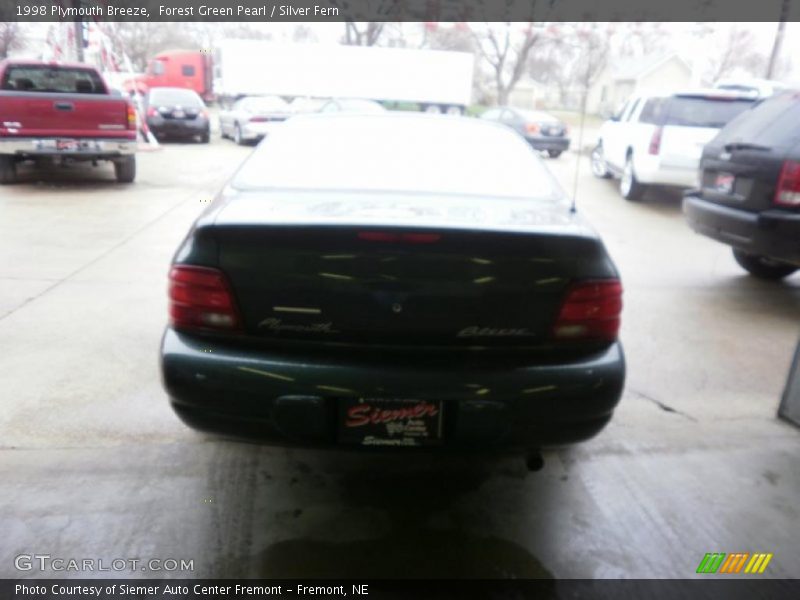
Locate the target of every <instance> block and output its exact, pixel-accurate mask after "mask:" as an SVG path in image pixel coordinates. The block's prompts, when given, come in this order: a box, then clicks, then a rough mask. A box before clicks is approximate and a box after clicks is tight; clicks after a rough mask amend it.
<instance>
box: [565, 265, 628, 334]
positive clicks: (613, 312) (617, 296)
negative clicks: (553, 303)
mask: <svg viewBox="0 0 800 600" xmlns="http://www.w3.org/2000/svg"><path fill="white" fill-rule="evenodd" d="M621 313H622V284H621V283H620V282H619V280H618V279H602V280H595V281H581V282H577V283H574V284H572V285H571V286H570V287H569V288H567V294H566V296H565V297H564V301H563V302H562V303H561V309H560V310H559V313H558V318H557V319H556V323H555V325H554V326H553V331H552V334H553V338H555V339H556V340H559V341H572V340H577V341H583V340H597V341H605V342H612V341H614V340H615V339H617V333H618V332H619V323H620V314H621Z"/></svg>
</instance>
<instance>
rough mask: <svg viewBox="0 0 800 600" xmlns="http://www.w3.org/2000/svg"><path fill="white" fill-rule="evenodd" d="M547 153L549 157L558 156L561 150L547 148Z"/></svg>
mask: <svg viewBox="0 0 800 600" xmlns="http://www.w3.org/2000/svg"><path fill="white" fill-rule="evenodd" d="M547 154H548V155H549V156H550V158H558V157H559V156H561V150H548V151H547Z"/></svg>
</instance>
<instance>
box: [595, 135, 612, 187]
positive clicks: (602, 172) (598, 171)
mask: <svg viewBox="0 0 800 600" xmlns="http://www.w3.org/2000/svg"><path fill="white" fill-rule="evenodd" d="M592 175H594V176H595V177H599V178H600V179H610V178H611V171H609V170H608V165H607V164H606V159H605V156H604V155H603V144H601V143H600V142H598V143H597V146H595V147H594V150H592Z"/></svg>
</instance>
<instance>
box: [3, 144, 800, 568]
mask: <svg viewBox="0 0 800 600" xmlns="http://www.w3.org/2000/svg"><path fill="white" fill-rule="evenodd" d="M249 151H250V150H249V149H248V148H240V147H236V146H234V145H233V144H232V143H230V142H228V141H220V140H219V139H215V140H213V141H212V144H211V145H210V146H207V145H200V144H166V145H165V146H164V149H163V150H162V151H160V152H153V153H146V154H141V155H140V156H139V161H140V162H139V177H138V179H137V182H136V183H135V184H132V185H129V186H118V185H117V184H115V183H113V182H112V175H111V170H110V169H109V168H107V167H106V168H102V167H101V168H98V169H96V170H92V169H89V170H88V171H87V169H85V168H75V169H69V170H67V171H62V172H59V173H57V174H44V176H43V174H42V173H40V172H33V171H30V170H29V171H26V172H25V173H24V174H23V182H22V183H20V184H18V185H14V186H10V187H7V188H5V187H4V188H2V189H0V255H2V256H3V257H4V260H3V261H2V263H0V346H2V353H0V389H2V390H3V393H2V398H1V399H0V436H1V437H0V440H2V447H1V448H0V481H2V484H1V485H2V489H3V494H2V495H0V507H1V508H0V531H3V533H4V535H3V538H2V540H0V575H2V576H3V577H23V578H24V577H41V576H48V577H53V576H63V575H68V576H76V575H77V574H76V573H63V572H62V573H56V572H53V571H48V572H45V573H40V572H37V571H23V572H21V571H18V570H16V569H15V568H14V563H13V561H14V557H15V556H17V555H19V554H22V553H28V554H33V553H47V554H50V555H52V556H54V557H55V556H59V557H64V558H79V559H80V558H84V557H86V558H103V559H105V560H106V561H107V562H110V561H111V560H112V559H113V558H137V557H138V558H140V559H149V558H161V559H164V558H174V559H189V560H193V561H194V570H193V571H191V572H180V571H178V572H163V571H162V572H153V571H140V572H135V573H128V572H121V573H118V574H112V575H115V576H155V577H161V576H196V577H223V576H224V577H240V576H242V577H256V576H258V577H295V576H297V577H321V576H329V575H330V576H339V577H369V576H396V577H404V576H412V577H422V576H432V575H433V576H452V577H476V576H479V577H480V576H483V577H574V578H580V577H644V578H648V577H677V578H680V577H690V576H692V575H693V574H694V571H695V569H696V567H697V564H698V563H699V561H700V559H701V558H702V557H703V555H704V554H705V553H706V552H712V551H721V552H740V551H751V552H755V551H763V552H772V553H774V558H773V560H772V562H771V564H770V566H769V570H768V571H767V575H769V576H772V577H791V576H796V575H797V574H798V573H800V518H798V516H800V515H798V509H797V504H796V499H797V497H798V493H799V492H800V465H798V461H797V456H798V452H800V432H799V431H798V430H797V429H795V428H793V427H791V426H789V425H788V424H786V423H783V422H780V421H778V420H777V419H776V418H775V413H776V410H777V406H778V401H779V397H780V393H781V391H782V389H783V385H784V383H785V378H786V375H787V372H788V366H789V361H790V358H791V355H792V352H793V350H794V347H795V345H796V343H797V341H798V334H800V328H798V316H800V276H798V275H795V276H793V277H792V278H790V279H788V280H787V281H786V282H784V283H780V284H766V283H762V282H758V281H755V280H753V279H752V278H750V277H748V276H747V275H746V274H744V273H743V272H742V271H741V270H740V269H739V268H738V267H737V265H736V264H735V263H734V262H733V259H732V257H731V255H730V251H729V249H727V248H726V247H724V246H722V245H719V244H716V243H714V242H712V241H710V240H707V239H705V238H702V237H699V236H696V235H694V234H693V233H692V232H691V231H690V230H689V229H688V227H686V225H685V224H684V222H683V219H682V217H681V214H680V210H679V199H678V198H677V197H675V196H671V195H668V194H654V195H652V196H650V197H648V198H646V199H645V201H644V202H642V203H640V204H631V203H627V202H626V201H624V200H623V199H622V198H621V197H620V196H619V194H618V193H617V192H616V189H615V183H614V182H611V181H600V180H596V179H594V178H593V177H592V176H591V173H590V170H589V164H588V159H587V158H585V157H584V158H582V159H580V160H581V164H580V170H579V172H578V184H579V186H578V189H579V195H578V206H579V209H580V210H581V211H583V212H585V213H586V214H587V215H588V216H589V217H590V219H591V220H592V222H593V223H594V224H595V226H596V227H597V228H598V229H599V230H600V232H601V233H602V234H603V237H604V239H605V241H606V244H607V246H608V248H609V250H610V252H611V254H612V256H613V257H614V259H615V261H616V262H617V264H618V266H619V267H620V270H621V273H622V276H623V282H624V285H625V303H626V307H625V312H624V315H623V332H622V339H623V342H624V344H625V348H626V353H627V359H628V365H629V370H628V382H627V388H626V393H625V397H624V398H623V401H622V403H621V405H620V407H619V410H618V413H617V415H616V416H615V419H614V420H613V421H612V423H611V425H610V426H609V427H608V428H607V430H606V431H604V432H603V433H602V434H601V435H600V436H598V437H597V438H596V439H594V440H592V441H590V442H588V443H585V444H583V445H581V446H578V447H576V448H572V449H565V450H557V451H551V452H549V453H548V454H547V455H546V457H545V458H546V466H545V468H544V470H543V471H541V472H539V473H536V474H527V473H526V472H525V470H524V468H523V465H522V462H521V461H520V460H511V459H504V460H492V461H477V463H476V462H475V461H469V460H462V459H452V458H447V459H446V458H441V459H436V460H432V461H424V462H417V461H408V460H406V459H405V458H402V457H396V458H395V457H393V458H388V459H387V458H385V457H381V456H375V457H373V456H367V457H365V456H359V455H353V454H349V453H344V452H333V453H319V452H312V451H298V450H284V449H276V448H266V447H260V446H256V445H249V444H241V443H233V442H227V441H220V440H216V439H211V438H208V437H205V436H201V435H198V434H195V433H194V432H192V431H190V430H188V429H186V428H185V427H184V426H183V425H182V424H181V423H180V422H179V421H178V420H177V419H176V418H175V417H174V416H173V414H172V412H171V410H170V409H169V407H168V405H167V402H166V398H165V396H164V393H163V391H162V390H161V387H160V383H159V380H158V370H157V353H158V341H159V337H160V335H161V331H162V328H163V325H164V322H165V319H166V317H165V311H166V286H165V278H166V270H167V266H168V264H169V260H170V257H171V255H172V252H173V251H174V250H175V248H176V247H177V245H178V243H179V241H180V239H181V238H182V237H183V235H185V233H186V231H187V229H188V227H189V225H190V224H191V222H192V220H193V219H194V217H195V216H196V215H197V214H198V213H199V211H201V210H202V208H203V206H204V204H205V202H206V201H207V200H208V199H209V198H210V197H211V195H212V194H213V192H214V191H215V190H216V189H218V187H219V186H220V185H221V183H222V182H223V181H224V180H225V179H226V178H227V177H228V176H229V175H230V173H231V172H232V171H233V170H234V169H235V168H236V167H237V165H238V164H239V163H240V161H241V160H242V159H243V158H244V157H245V156H246V155H247V153H248V152H249ZM577 163H578V157H577V155H576V154H574V153H571V152H570V153H567V154H565V155H563V156H562V157H560V158H559V159H557V160H547V164H548V166H549V167H550V168H551V170H552V171H553V172H554V174H555V175H556V177H557V178H558V179H559V180H560V181H561V182H562V185H564V187H565V189H567V190H572V183H573V177H574V174H575V168H576V165H577ZM87 176H88V177H87ZM42 179H43V181H42Z"/></svg>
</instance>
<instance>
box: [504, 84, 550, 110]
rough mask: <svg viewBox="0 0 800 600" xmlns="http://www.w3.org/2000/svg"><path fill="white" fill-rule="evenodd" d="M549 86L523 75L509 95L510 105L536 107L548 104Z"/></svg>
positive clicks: (525, 107) (522, 107) (523, 107)
mask: <svg viewBox="0 0 800 600" xmlns="http://www.w3.org/2000/svg"><path fill="white" fill-rule="evenodd" d="M548 93H549V90H548V87H547V86H546V85H544V84H542V83H539V82H538V81H536V80H535V79H531V78H530V77H522V78H521V79H520V80H519V81H518V82H517V84H516V85H515V86H514V89H512V90H511V93H510V94H509V95H508V104H509V106H514V107H516V108H521V109H529V110H530V109H536V108H541V107H542V106H544V105H546V104H548V99H549V96H548Z"/></svg>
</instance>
